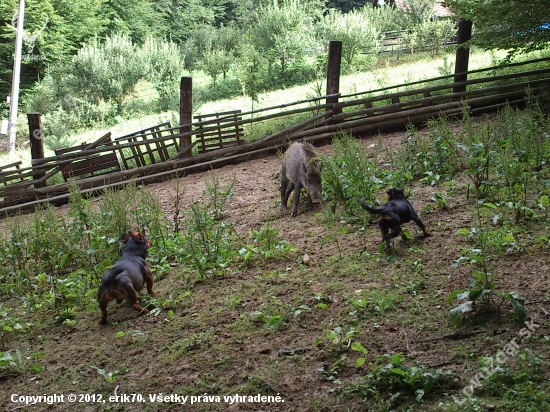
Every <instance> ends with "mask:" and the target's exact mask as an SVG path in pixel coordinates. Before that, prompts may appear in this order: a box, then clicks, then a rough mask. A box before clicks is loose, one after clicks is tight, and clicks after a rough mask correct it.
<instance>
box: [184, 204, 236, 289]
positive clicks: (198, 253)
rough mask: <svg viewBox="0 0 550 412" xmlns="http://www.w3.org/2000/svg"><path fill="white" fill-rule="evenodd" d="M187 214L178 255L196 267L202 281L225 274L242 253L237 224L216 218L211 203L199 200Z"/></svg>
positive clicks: (191, 205)
mask: <svg viewBox="0 0 550 412" xmlns="http://www.w3.org/2000/svg"><path fill="white" fill-rule="evenodd" d="M185 214H186V217H185V220H184V224H183V233H179V234H178V242H179V243H181V244H182V245H183V249H182V250H181V253H180V254H179V255H178V258H179V259H180V260H182V261H183V263H185V264H187V265H189V266H190V267H192V268H193V269H194V270H195V272H196V274H197V280H199V281H201V280H204V279H208V278H209V275H212V274H215V275H218V274H223V273H224V272H225V270H226V269H227V268H228V265H229V263H230V262H231V261H232V260H233V259H234V258H235V257H236V256H237V255H238V252H237V251H238V247H237V244H238V241H239V238H238V236H237V234H236V233H235V230H234V229H233V226H232V225H231V224H226V223H224V222H221V221H219V220H216V219H214V218H213V217H211V213H210V211H209V208H208V206H205V205H201V204H199V203H197V202H194V203H191V204H190V205H189V209H188V210H187V211H186V213H185Z"/></svg>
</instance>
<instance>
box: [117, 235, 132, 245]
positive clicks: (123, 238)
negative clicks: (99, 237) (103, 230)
mask: <svg viewBox="0 0 550 412" xmlns="http://www.w3.org/2000/svg"><path fill="white" fill-rule="evenodd" d="M129 240H130V235H128V233H123V234H122V235H120V237H119V238H118V241H119V242H122V243H126V242H128V241H129Z"/></svg>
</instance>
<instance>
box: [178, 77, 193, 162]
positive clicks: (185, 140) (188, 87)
mask: <svg viewBox="0 0 550 412" xmlns="http://www.w3.org/2000/svg"><path fill="white" fill-rule="evenodd" d="M192 112H193V79H192V78H191V77H182V78H181V83H180V125H184V126H181V127H180V133H181V134H182V136H180V138H179V139H180V141H179V146H180V147H185V146H189V145H190V144H191V136H190V135H189V136H188V135H187V134H186V132H190V131H191V123H192V121H193V118H192ZM182 155H186V154H182ZM190 155H191V154H190V153H189V156H190Z"/></svg>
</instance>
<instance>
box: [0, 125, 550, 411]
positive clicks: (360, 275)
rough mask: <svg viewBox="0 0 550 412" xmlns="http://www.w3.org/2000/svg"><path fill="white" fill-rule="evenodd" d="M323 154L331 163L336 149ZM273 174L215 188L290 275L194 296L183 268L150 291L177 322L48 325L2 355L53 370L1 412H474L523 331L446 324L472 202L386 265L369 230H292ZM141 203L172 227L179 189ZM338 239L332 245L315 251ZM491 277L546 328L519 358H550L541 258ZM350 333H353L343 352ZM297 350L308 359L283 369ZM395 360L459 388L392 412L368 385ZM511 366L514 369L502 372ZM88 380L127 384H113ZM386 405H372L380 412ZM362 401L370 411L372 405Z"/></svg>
mask: <svg viewBox="0 0 550 412" xmlns="http://www.w3.org/2000/svg"><path fill="white" fill-rule="evenodd" d="M402 137H403V133H401V132H396V133H391V134H387V135H385V136H384V140H385V142H386V144H387V145H397V144H399V141H400V140H401V139H402ZM362 142H363V144H364V146H365V150H366V151H370V152H372V151H373V148H374V147H373V146H374V145H375V144H376V140H375V139H373V138H366V139H364V140H362ZM319 150H320V151H321V152H325V153H330V151H331V146H330V145H327V146H323V147H320V148H319ZM279 167H280V159H279V157H278V156H277V155H271V156H268V157H265V158H263V159H259V160H253V161H249V162H246V163H242V164H237V165H229V166H225V167H223V168H221V169H217V170H215V171H214V173H215V174H216V176H217V177H218V178H219V180H220V182H221V184H222V186H223V185H225V184H228V183H229V182H230V181H231V180H232V179H235V186H234V196H233V198H232V200H231V203H230V206H229V209H228V211H227V214H226V217H225V219H224V220H225V221H226V222H232V223H234V224H235V228H236V230H237V232H238V233H239V234H240V235H241V236H242V237H243V238H246V237H248V235H249V232H250V231H251V230H259V229H260V228H262V227H263V226H264V225H265V223H266V222H270V223H271V224H272V226H273V227H274V228H275V229H277V230H278V233H279V238H281V239H284V240H286V241H287V242H288V243H290V245H292V246H293V247H294V248H296V249H297V250H296V251H295V252H293V253H292V254H291V255H290V258H289V259H287V260H284V261H268V262H266V263H258V264H254V265H251V267H249V268H234V269H232V270H231V271H230V273H228V274H227V275H225V276H220V277H215V278H212V279H209V280H207V281H204V282H202V283H191V284H188V283H186V281H185V273H183V270H184V269H183V268H180V267H174V268H173V269H172V270H171V271H170V272H169V273H168V274H165V275H163V276H162V277H160V278H159V277H157V278H156V279H155V281H156V284H155V288H156V289H157V292H158V294H159V299H160V300H161V301H162V299H163V298H164V299H168V298H169V297H172V298H173V297H174V296H178V295H179V296H181V295H184V297H182V298H180V299H179V300H178V302H179V303H178V304H177V305H176V306H174V307H173V311H174V316H173V317H169V315H168V310H166V309H165V310H162V311H161V312H160V313H158V314H156V316H154V315H148V316H137V315H136V313H135V312H134V311H133V310H132V309H131V308H130V307H128V306H127V305H125V304H121V305H115V304H114V303H111V304H110V306H109V325H107V326H100V325H98V324H97V319H98V317H99V309H98V308H97V307H90V308H81V309H82V310H81V311H80V312H79V313H78V316H77V323H76V325H75V326H74V327H70V328H69V327H66V326H61V325H54V324H52V323H51V322H49V320H47V319H46V320H44V324H42V325H36V326H35V328H34V329H33V330H34V333H33V334H32V335H29V336H24V337H21V338H20V339H19V340H15V341H11V342H9V347H8V348H6V349H8V350H9V349H15V348H19V349H21V351H23V352H24V353H34V352H37V351H41V352H43V353H44V357H43V358H42V359H41V364H42V365H43V366H44V370H43V371H42V372H39V373H32V372H27V373H25V374H23V375H21V376H18V377H9V378H6V379H4V380H3V381H2V382H1V386H0V405H1V407H2V410H5V411H13V410H16V409H17V408H18V407H21V408H22V410H40V411H42V410H44V411H54V410H74V409H76V407H75V406H74V405H73V404H70V403H68V402H67V401H65V402H64V403H57V404H54V405H47V404H45V403H43V402H42V403H39V404H35V405H32V406H26V407H24V408H23V404H22V403H21V402H18V401H17V399H16V401H15V402H13V401H12V399H11V396H12V394H18V396H20V395H35V396H36V395H42V394H46V395H51V394H54V393H58V394H65V395H66V396H67V394H69V393H72V394H77V395H78V394H100V395H101V396H102V399H101V401H99V402H95V403H94V402H83V403H80V404H79V406H81V407H83V408H84V410H87V411H103V410H112V411H138V410H140V411H141V410H147V411H153V410H166V411H168V410H170V411H179V410H187V409H189V410H201V411H218V410H225V411H304V412H305V411H366V410H373V411H376V410H418V411H435V410H444V409H446V408H447V409H449V408H450V409H449V410H468V409H467V408H466V406H464V407H459V408H458V409H452V408H453V407H456V405H453V401H452V399H451V395H455V396H456V397H460V396H461V394H462V388H464V386H465V385H467V384H468V382H469V380H470V379H471V378H472V377H473V376H474V375H475V374H476V372H477V370H478V368H479V366H478V365H477V364H476V359H477V358H478V357H480V356H494V355H496V354H497V353H498V352H499V351H500V350H501V349H502V348H503V347H504V346H505V345H506V344H507V343H508V342H509V341H510V340H511V339H513V338H517V337H518V333H519V331H520V329H521V327H522V326H521V325H517V324H516V323H515V322H514V320H513V317H512V315H511V313H510V309H511V308H509V307H506V308H505V309H503V313H502V314H501V316H500V317H497V316H492V317H488V318H487V319H484V320H482V321H481V320H476V321H472V322H471V323H469V324H467V325H465V326H464V327H463V328H461V329H460V331H462V332H465V331H473V330H476V331H481V332H479V333H476V334H472V335H470V336H467V335H463V336H456V335H455V336H451V335H450V334H451V333H453V332H456V330H455V329H453V328H452V327H451V325H450V323H449V320H448V311H449V309H450V308H451V307H453V306H454V305H456V301H455V302H454V303H453V306H451V305H450V304H449V303H448V302H447V297H448V296H449V295H450V294H451V292H452V291H453V290H455V289H461V288H462V289H463V288H466V287H467V284H468V282H469V280H470V279H471V275H470V271H471V269H470V268H468V267H467V266H462V267H459V268H456V269H455V268H452V263H453V261H455V260H456V259H457V258H458V257H459V256H460V255H461V251H462V249H463V248H464V247H466V246H467V245H468V240H467V239H465V238H461V237H458V236H456V232H457V230H459V229H461V228H470V227H471V225H472V220H473V214H472V210H473V208H472V202H471V200H468V199H467V197H466V189H465V188H464V187H463V186H461V185H459V184H458V185H456V188H455V190H454V194H453V196H452V197H450V198H449V199H448V208H447V210H439V209H433V208H432V209H431V212H430V213H423V214H422V215H421V216H422V219H423V221H424V223H425V224H426V226H427V228H428V230H429V231H430V232H432V234H433V236H432V237H430V238H425V239H424V238H423V237H422V236H420V235H419V234H418V233H416V228H415V226H414V223H411V224H410V226H409V225H407V228H408V229H409V230H410V231H411V232H412V233H413V234H414V236H413V239H412V240H410V241H408V242H407V243H405V242H403V241H402V240H401V239H399V240H396V241H395V261H394V262H391V261H388V260H387V259H386V257H385V256H384V255H383V254H379V253H378V246H379V244H380V235H379V232H378V230H377V228H376V227H375V226H371V227H369V228H367V230H366V232H365V233H362V234H361V235H358V234H357V233H356V232H357V230H356V228H354V227H352V226H350V225H347V224H346V223H342V222H340V223H334V224H335V225H336V226H337V227H330V225H326V224H324V223H323V219H322V216H321V214H319V213H318V212H317V211H310V210H308V209H306V207H305V205H304V204H303V202H301V203H300V205H299V209H298V216H297V217H295V218H291V217H290V210H287V211H281V210H280V209H279V204H280V199H279V182H278V181H277V180H276V179H274V178H273V177H274V175H275V173H276V172H277V171H278V169H279ZM210 173H213V172H205V173H199V174H194V175H190V176H187V177H184V178H181V179H180V183H181V185H182V187H183V190H184V199H185V200H184V202H183V207H185V204H187V203H188V202H190V201H197V200H198V201H201V200H205V198H204V193H203V192H204V190H205V180H206V179H208V177H209V175H210ZM148 188H149V190H150V191H151V192H152V193H153V194H154V195H156V196H158V198H159V200H160V203H161V205H162V208H163V210H164V213H165V215H166V217H167V218H168V219H173V216H174V210H175V209H174V194H175V190H176V189H175V183H174V181H167V182H163V183H159V184H153V185H150V186H149V187H148ZM410 189H411V196H410V200H411V202H412V204H413V205H414V206H415V208H416V210H417V211H419V212H420V211H427V210H429V209H430V207H429V206H430V205H432V203H433V201H432V196H433V193H434V192H435V191H438V192H441V191H442V190H443V189H442V188H441V187H430V186H426V185H421V184H415V185H413V186H412V187H411V188H410ZM381 195H382V194H381ZM381 197H382V196H381ZM66 210H67V206H62V207H60V208H59V213H66ZM341 228H344V229H345V230H338V231H337V233H338V236H337V239H336V235H335V233H336V232H335V229H341ZM542 229H544V228H542ZM329 235H330V236H332V238H331V239H329V240H327V241H325V242H321V240H323V239H326V237H327V236H329ZM528 235H529V234H528V233H527V232H521V233H518V234H517V237H518V238H519V239H520V240H521V238H522V236H525V237H527V236H528ZM492 265H493V271H494V273H495V274H498V277H497V282H498V288H499V289H501V290H503V291H510V290H515V291H517V292H518V293H519V294H520V295H521V296H523V297H525V298H526V300H527V303H528V307H529V309H530V311H531V312H530V317H529V319H531V320H532V321H533V322H535V323H536V324H537V325H538V326H540V327H538V328H537V330H536V331H535V332H534V336H533V337H532V338H530V339H527V338H522V339H519V338H518V342H521V343H520V344H521V347H522V349H524V348H529V349H530V350H531V351H533V352H535V353H539V354H540V353H546V354H548V340H547V339H545V338H543V337H545V336H546V337H547V336H548V335H549V334H550V333H549V324H548V322H547V321H546V314H545V310H546V308H547V309H549V310H550V304H548V303H547V301H548V291H549V288H550V280H549V275H548V273H549V271H548V265H549V260H548V251H547V250H541V249H537V248H536V247H529V246H528V247H527V248H526V249H525V251H524V252H522V253H510V254H505V255H504V256H502V257H501V258H499V259H498V260H495V261H494V262H492ZM419 285H420V286H419ZM361 298H364V299H365V301H367V302H368V305H367V309H366V310H363V311H361V310H360V308H359V309H358V307H357V305H354V304H352V303H350V302H352V301H354V300H359V299H361ZM319 303H324V305H319V306H318V304H319ZM384 305H385V306H384ZM545 305H547V306H546V307H545ZM300 308H302V310H301V312H299V313H298V310H299V309H300ZM268 311H272V312H273V313H275V314H281V316H283V317H284V320H285V321H284V326H283V327H281V328H278V329H276V330H271V329H269V328H267V327H266V326H265V324H263V323H261V322H257V321H255V320H254V319H255V318H254V317H255V316H256V315H257V313H258V312H262V313H264V314H265V313H266V312H268ZM335 331H336V332H335ZM349 331H354V333H353V334H352V335H349V336H352V337H351V338H348V339H345V338H344V337H343V336H345V335H346V333H348V332H349ZM121 332H123V333H121ZM330 332H335V333H336V335H338V333H340V332H341V337H340V340H341V342H336V343H335V340H337V338H334V333H333V334H332V335H331V334H330ZM446 335H449V336H446ZM329 336H330V337H329ZM342 339H345V340H343V341H342ZM352 341H358V342H361V344H362V345H363V346H364V347H365V348H366V349H367V351H368V354H367V355H365V356H366V358H367V362H366V363H365V365H363V366H362V367H358V366H356V365H355V361H356V359H357V358H358V357H359V353H358V352H356V351H353V350H351V349H350V345H351V343H352ZM296 348H305V351H303V352H302V351H299V352H298V353H295V354H293V355H292V356H280V354H279V351H280V350H292V349H296ZM398 352H401V353H403V354H405V355H406V357H407V362H408V364H410V365H418V366H422V367H426V368H430V369H432V370H437V369H441V370H443V371H445V372H447V373H449V374H452V376H453V384H452V385H449V386H448V387H447V389H446V390H441V391H438V392H436V394H435V395H432V397H431V398H428V399H427V400H426V401H423V402H420V403H416V402H415V401H414V396H413V397H412V398H411V399H412V401H411V400H410V399H409V400H407V401H405V402H404V403H402V404H396V405H395V406H393V407H392V406H389V405H391V404H390V403H385V402H386V401H382V400H380V399H378V398H376V396H374V395H372V392H369V388H368V387H365V380H364V379H365V376H366V375H367V374H368V373H369V372H370V371H372V368H373V367H372V365H374V364H376V363H380V362H381V359H382V357H383V355H384V354H395V353H398ZM515 362H516V359H515V358H514V359H511V360H510V362H509V366H510V367H511V368H512V367H513V366H514V365H515ZM544 362H546V359H545V360H544ZM92 366H96V367H98V368H101V369H104V370H105V371H115V370H117V369H120V368H122V369H128V371H127V373H125V374H120V375H116V379H115V380H114V382H111V383H110V382H107V381H106V380H104V379H102V377H101V376H100V375H99V374H98V372H97V370H95V369H94V368H92ZM115 393H116V394H118V395H121V394H141V395H143V397H144V398H145V399H144V402H138V401H136V400H135V399H134V401H128V402H126V403H120V402H119V403H116V402H109V400H108V397H109V396H112V395H113V394H115ZM154 394H156V395H159V394H162V395H163V396H169V395H171V394H177V395H181V396H189V397H190V396H195V397H197V399H198V398H199V397H201V396H203V395H205V394H208V396H211V397H212V398H204V397H203V398H201V402H200V403H195V404H194V405H192V406H189V402H190V400H188V401H187V403H186V405H181V402H180V403H178V402H172V403H171V402H163V403H158V402H151V401H150V395H154ZM234 394H241V395H247V396H249V395H256V394H261V395H270V396H273V397H275V396H280V397H281V399H283V400H284V402H278V401H273V399H272V401H271V402H250V401H247V402H241V403H233V404H231V403H229V402H224V398H223V396H226V395H234ZM216 396H219V397H220V401H219V402H218V401H217V399H216V398H215V397H216ZM389 396H390V394H389V393H381V394H379V397H381V398H384V397H389ZM365 397H366V398H368V399H369V400H368V401H366V403H365V401H364V400H363V399H364V398H365ZM375 398H376V399H375ZM377 399H378V400H377ZM83 400H85V399H83ZM104 400H107V402H105V403H104V402H103V401H104ZM484 401H485V402H486V403H488V404H493V405H497V406H498V403H499V397H494V398H492V397H491V395H490V394H487V395H485V398H484ZM381 405H386V406H384V407H382V406H381ZM369 408H370V409H369ZM407 408H408V409H407ZM484 408H487V407H486V406H484ZM487 409H488V408H487ZM497 410H507V409H497ZM508 410H512V409H508ZM517 410H520V409H517ZM541 410H542V409H541Z"/></svg>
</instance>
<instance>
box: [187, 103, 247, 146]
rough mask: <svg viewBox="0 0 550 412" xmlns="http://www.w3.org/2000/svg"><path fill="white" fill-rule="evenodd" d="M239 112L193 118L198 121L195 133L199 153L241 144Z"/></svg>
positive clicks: (241, 133) (241, 129) (240, 117)
mask: <svg viewBox="0 0 550 412" xmlns="http://www.w3.org/2000/svg"><path fill="white" fill-rule="evenodd" d="M240 113H241V111H240V110H232V111H229V112H220V113H214V114H204V115H198V116H194V117H193V118H194V119H197V120H198V121H199V123H198V125H197V127H196V129H195V130H196V132H197V140H199V141H200V144H199V145H198V146H197V147H198V151H199V153H205V152H208V151H210V150H216V149H222V148H224V147H231V146H235V145H239V144H242V143H243V142H244V139H243V137H244V136H243V133H244V131H243V127H242V124H241V121H242V120H243V118H242V116H241V115H240Z"/></svg>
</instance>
